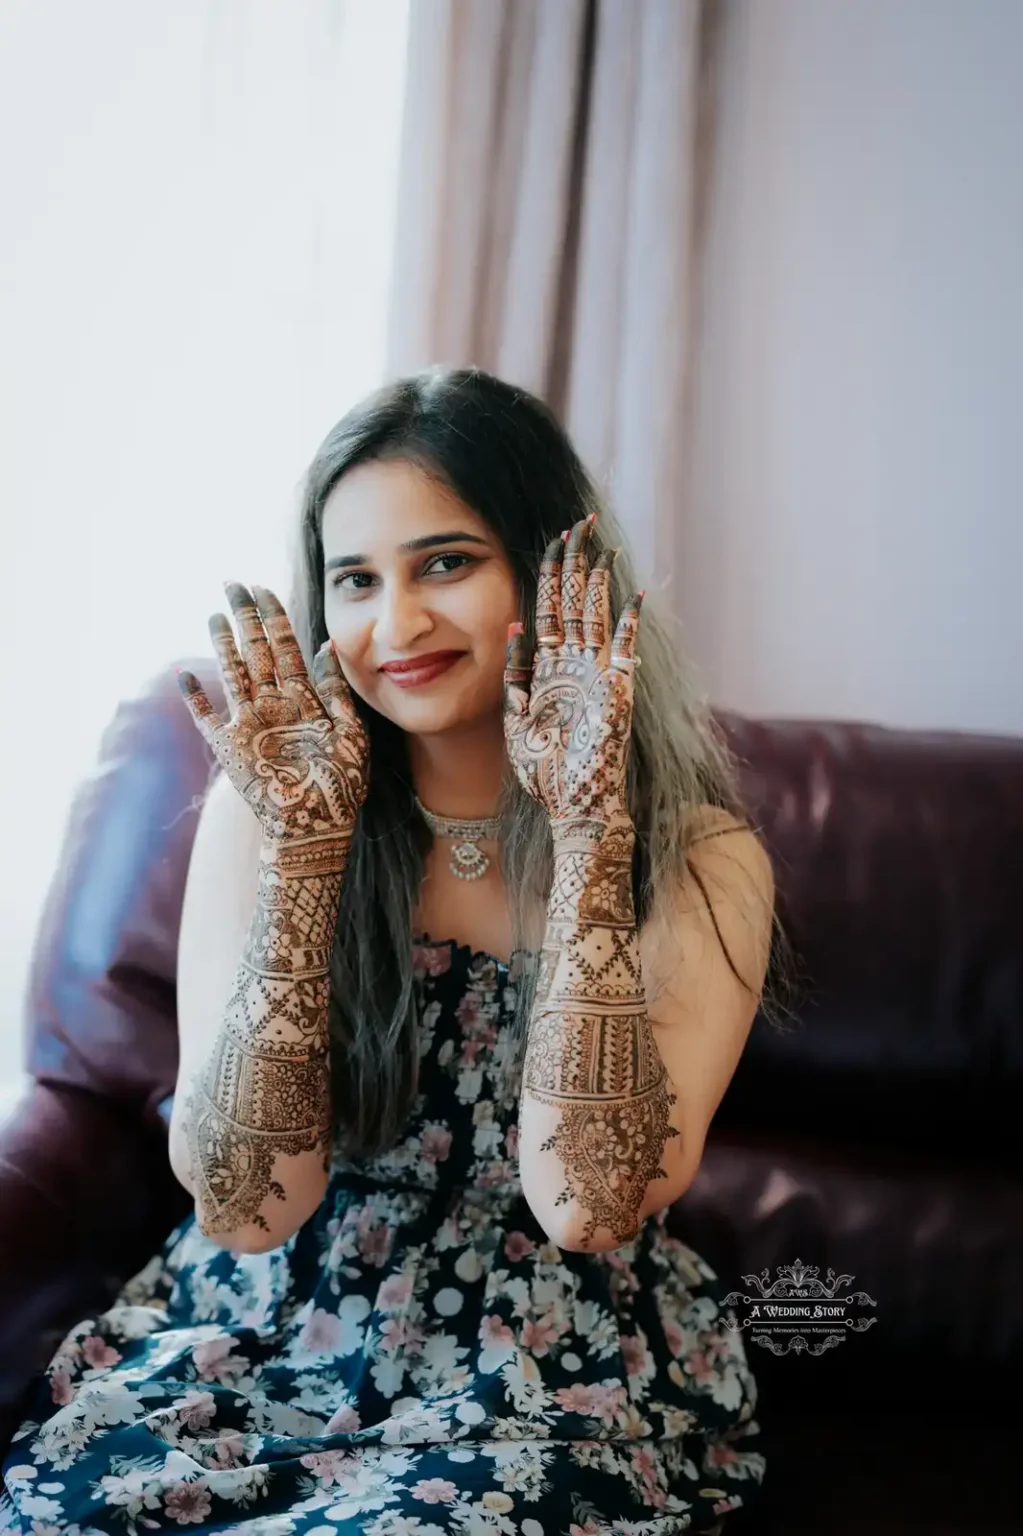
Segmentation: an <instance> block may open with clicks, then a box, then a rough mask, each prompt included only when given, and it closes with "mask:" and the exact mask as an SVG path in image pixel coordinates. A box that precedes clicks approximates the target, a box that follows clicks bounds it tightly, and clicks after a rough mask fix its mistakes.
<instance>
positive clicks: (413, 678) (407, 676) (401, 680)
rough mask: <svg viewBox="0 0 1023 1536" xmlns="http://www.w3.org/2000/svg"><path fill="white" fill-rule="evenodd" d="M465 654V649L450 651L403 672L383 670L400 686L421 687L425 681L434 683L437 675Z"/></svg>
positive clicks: (386, 675)
mask: <svg viewBox="0 0 1023 1536" xmlns="http://www.w3.org/2000/svg"><path fill="white" fill-rule="evenodd" d="M464 655H465V652H464V651H450V652H449V653H448V654H447V655H446V656H438V658H437V660H436V661H428V662H427V663H426V665H425V666H423V667H415V668H413V669H412V670H405V671H401V672H389V671H387V669H386V668H382V669H381V670H382V671H383V672H384V675H385V677H387V678H389V679H390V681H391V682H392V683H394V684H396V686H397V687H399V688H419V687H421V686H422V684H423V683H432V682H433V679H434V678H435V677H440V675H441V673H442V672H446V671H447V670H448V668H449V667H453V666H454V664H455V662H456V661H461V659H462V657H463V656H464Z"/></svg>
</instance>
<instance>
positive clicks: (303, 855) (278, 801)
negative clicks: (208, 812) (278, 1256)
mask: <svg viewBox="0 0 1023 1536" xmlns="http://www.w3.org/2000/svg"><path fill="white" fill-rule="evenodd" d="M253 591H254V592H255V594H256V600H255V601H254V600H253V598H252V596H251V595H250V593H249V591H248V589H247V588H245V587H243V586H241V585H240V584H238V583H229V584H228V586H227V594H228V598H229V600H230V602H231V606H232V609H233V610H234V614H235V617H236V619H237V621H238V628H239V634H240V637H241V654H239V651H238V649H237V647H236V645H235V642H234V636H233V633H232V631H231V626H230V624H229V623H228V621H227V619H226V618H225V617H224V615H223V614H215V615H214V616H213V617H212V618H211V620H210V635H211V638H212V640H213V644H214V647H215V649H216V654H217V658H218V662H219V666H220V671H221V676H222V678H223V681H224V688H225V693H226V695H227V698H228V701H229V703H230V705H231V707H232V711H233V713H232V716H231V719H230V720H229V721H227V722H224V721H222V720H220V719H219V718H218V716H217V715H216V714H215V713H214V712H213V709H212V706H211V705H210V702H209V699H208V698H207V696H206V694H205V692H204V691H203V689H202V688H201V687H200V685H199V683H198V681H197V679H196V678H195V677H194V676H193V675H192V674H191V673H189V672H182V673H180V675H179V683H180V686H181V689H182V692H183V694H184V697H185V702H186V703H187V705H188V708H189V711H190V713H191V714H192V718H193V720H194V721H195V724H196V726H197V728H198V729H199V730H200V732H201V733H202V735H203V738H204V740H205V741H207V742H208V744H209V745H210V747H211V749H212V750H213V752H214V754H215V755H216V757H217V759H218V761H219V763H220V764H221V766H222V768H223V769H224V772H225V774H226V775H227V777H228V778H229V779H230V780H231V782H232V783H233V784H234V786H235V788H236V789H237V790H238V791H239V793H241V794H242V796H243V797H244V799H245V800H246V802H247V803H248V804H249V806H251V808H252V810H253V812H254V814H255V815H256V817H257V818H258V820H259V822H260V826H261V828H262V831H263V846H262V849H261V852H260V868H259V887H258V897H257V903H256V911H255V914H254V916H253V920H252V924H251V926H250V929H249V933H248V936H247V938H246V942H245V947H244V949H243V953H242V958H241V962H240V964H239V968H238V972H237V976H236V980H235V987H234V991H233V993H232V995H231V997H230V999H229V1001H228V1004H227V1009H226V1012H225V1016H224V1020H223V1023H222V1025H221V1029H220V1032H219V1034H218V1036H217V1038H216V1039H215V1041H214V1043H213V1046H212V1049H211V1051H210V1054H209V1056H208V1058H207V1060H206V1062H205V1064H204V1066H203V1068H202V1070H201V1071H200V1072H199V1073H198V1074H197V1075H196V1077H195V1078H194V1080H193V1083H192V1085H191V1091H190V1094H189V1097H188V1099H187V1101H186V1104H185V1108H184V1115H183V1125H184V1130H185V1136H186V1140H187V1146H188V1159H189V1166H190V1177H191V1182H192V1185H193V1190H194V1193H195V1197H196V1205H197V1213H198V1217H199V1225H200V1228H201V1230H202V1231H203V1232H205V1233H207V1234H209V1233H214V1232H233V1231H235V1230H237V1229H238V1228H240V1227H244V1226H246V1225H252V1226H255V1227H257V1228H259V1229H261V1230H262V1231H264V1232H267V1231H269V1230H270V1225H269V1223H268V1221H267V1220H266V1217H265V1215H264V1214H263V1206H264V1202H265V1201H266V1199H267V1197H268V1196H273V1197H276V1198H277V1199H280V1200H284V1199H286V1193H285V1190H284V1187H283V1186H282V1185H281V1183H280V1182H279V1181H278V1180H277V1179H275V1178H274V1167H275V1161H276V1159H277V1158H278V1157H279V1156H281V1155H290V1156H298V1155H299V1154H302V1153H308V1152H316V1153H319V1154H320V1155H321V1157H322V1159H323V1165H324V1170H325V1171H326V1170H327V1169H328V1168H329V1160H330V1153H331V1148H332V1135H331V1119H332V1117H331V1102H330V1053H329V1040H328V1030H327V1015H328V1005H329V1000H330V982H329V969H330V951H331V944H332V941H333V934H334V928H335V924H336V921H337V910H338V905H339V902H340V894H341V886H342V882H343V878H344V871H345V868H346V865H347V859H348V850H349V847H350V843H351V837H352V832H353V829H354V824H355V819H356V816H357V813H358V810H359V807H360V806H361V805H362V804H363V802H364V800H365V796H366V792H367V788H368V750H369V749H368V737H367V734H366V731H365V728H364V726H363V724H362V722H361V721H360V719H359V717H358V715H357V713H356V711H355V707H354V704H353V701H352V698H351V694H350V692H349V689H348V684H347V682H346V680H345V678H344V675H343V673H342V672H341V668H340V665H339V663H338V661H337V658H336V656H335V655H334V652H333V648H332V647H331V646H330V642H329V641H328V642H327V644H326V645H324V646H323V647H322V648H321V650H320V651H319V652H318V653H317V656H316V658H315V660H314V663H313V673H314V676H315V678H316V687H315V688H314V687H313V685H312V684H311V683H310V681H309V678H308V675H307V673H306V670H305V665H304V662H303V660H302V655H301V651H300V649H299V646H298V643H297V641H296V640H295V636H294V633H293V631H292V628H291V624H290V622H289V620H288V617H287V614H286V613H285V611H284V609H283V608H282V606H281V604H280V603H279V601H278V600H277V598H276V597H275V596H274V594H273V593H272V592H270V591H269V590H267V589H265V588H261V587H254V588H253Z"/></svg>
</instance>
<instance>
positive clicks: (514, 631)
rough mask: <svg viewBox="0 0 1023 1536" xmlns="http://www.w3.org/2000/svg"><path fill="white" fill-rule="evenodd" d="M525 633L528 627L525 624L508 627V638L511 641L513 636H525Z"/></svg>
mask: <svg viewBox="0 0 1023 1536" xmlns="http://www.w3.org/2000/svg"><path fill="white" fill-rule="evenodd" d="M525 632H526V626H525V625H524V624H509V625H508V638H509V640H510V639H511V637H512V635H523V634H525Z"/></svg>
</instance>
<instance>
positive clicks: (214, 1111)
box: [184, 850, 342, 1233]
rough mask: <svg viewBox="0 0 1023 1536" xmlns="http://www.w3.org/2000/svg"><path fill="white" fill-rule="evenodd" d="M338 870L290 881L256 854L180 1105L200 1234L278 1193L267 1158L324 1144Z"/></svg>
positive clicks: (236, 1222) (253, 1216)
mask: <svg viewBox="0 0 1023 1536" xmlns="http://www.w3.org/2000/svg"><path fill="white" fill-rule="evenodd" d="M341 881H342V875H341V873H338V872H320V873H308V874H304V875H297V876H296V875H294V874H289V873H288V872H287V860H286V859H285V860H281V859H279V858H278V857H277V856H276V855H275V854H274V853H273V852H272V851H268V850H264V852H263V855H262V858H261V862H260V877H259V896H258V900H257V905H256V913H255V916H254V918H253V922H252V926H251V928H250V930H249V934H248V938H247V940H246V943H245V948H244V950H243V954H242V960H241V964H240V965H239V968H238V975H237V978H236V981H235V989H234V992H233V993H232V995H231V998H230V1000H229V1002H228V1005H227V1010H226V1013H225V1017H224V1023H223V1027H222V1029H221V1032H220V1034H219V1035H218V1037H217V1039H216V1042H215V1044H214V1047H213V1051H212V1053H211V1055H210V1057H209V1059H208V1060H207V1062H206V1064H205V1066H204V1068H203V1070H202V1072H201V1073H200V1074H199V1075H198V1076H197V1078H196V1079H195V1081H194V1084H193V1088H192V1093H191V1096H190V1098H189V1099H188V1101H187V1103H186V1106H185V1117H184V1123H185V1126H186V1128H187V1136H188V1151H189V1161H190V1167H191V1171H192V1178H193V1183H194V1187H195V1195H196V1200H197V1204H198V1206H199V1210H200V1212H201V1217H202V1219H201V1226H202V1230H203V1231H204V1232H206V1233H212V1232H232V1231H235V1230H236V1229H237V1228H239V1227H242V1226H245V1225H246V1224H249V1223H251V1224H252V1225H254V1226H256V1227H259V1228H260V1229H261V1230H263V1231H269V1223H268V1222H267V1221H266V1218H265V1217H264V1216H263V1215H262V1214H261V1207H262V1205H263V1202H264V1201H265V1200H266V1198H267V1196H268V1195H274V1196H276V1197H277V1198H278V1199H281V1200H283V1199H284V1198H285V1192H284V1189H283V1187H282V1186H281V1185H280V1183H278V1182H277V1181H276V1180H275V1179H274V1178H273V1166H274V1161H275V1159H276V1158H277V1157H278V1156H280V1155H281V1154H289V1155H292V1156H297V1155H298V1154H299V1153H302V1152H319V1153H320V1154H321V1155H322V1156H323V1159H324V1165H325V1167H326V1166H328V1164H329V1154H330V1147H331V1135H330V1124H331V1105H330V1093H329V1082H330V1063H329V1050H328V1044H327V1030H326V1018H327V1004H328V1000H329V994H330V984H329V977H328V969H329V957H330V942H331V936H332V933H333V927H334V921H335V918H336V913H337V903H338V899H339V896H340V890H341Z"/></svg>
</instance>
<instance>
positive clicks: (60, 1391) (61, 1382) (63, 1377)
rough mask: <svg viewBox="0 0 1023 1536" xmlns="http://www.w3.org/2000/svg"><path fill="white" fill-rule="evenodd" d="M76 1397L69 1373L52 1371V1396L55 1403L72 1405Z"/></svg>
mask: <svg viewBox="0 0 1023 1536" xmlns="http://www.w3.org/2000/svg"><path fill="white" fill-rule="evenodd" d="M74 1395H75V1393H74V1388H73V1387H72V1385H71V1377H70V1376H69V1375H68V1373H67V1371H63V1370H61V1371H52V1372H51V1373H50V1396H51V1398H52V1399H53V1401H54V1402H55V1403H70V1402H71V1400H72V1398H73V1397H74Z"/></svg>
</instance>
